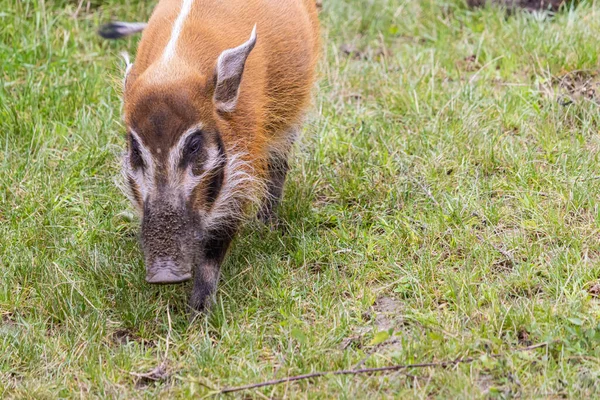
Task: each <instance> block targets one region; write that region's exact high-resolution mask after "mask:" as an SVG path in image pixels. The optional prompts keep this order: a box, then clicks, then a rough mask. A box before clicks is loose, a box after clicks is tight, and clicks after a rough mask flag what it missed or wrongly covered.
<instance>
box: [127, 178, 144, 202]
mask: <svg viewBox="0 0 600 400" xmlns="http://www.w3.org/2000/svg"><path fill="white" fill-rule="evenodd" d="M127 183H128V184H129V188H130V189H131V193H132V194H133V198H134V200H135V201H136V203H138V204H139V205H140V206H143V202H142V195H141V194H140V191H139V188H138V185H137V184H136V183H135V180H134V179H133V178H132V177H131V176H129V177H127Z"/></svg>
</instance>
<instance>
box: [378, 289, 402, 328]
mask: <svg viewBox="0 0 600 400" xmlns="http://www.w3.org/2000/svg"><path fill="white" fill-rule="evenodd" d="M402 308H403V307H402V303H400V302H399V301H398V300H396V299H393V298H391V297H380V298H378V299H377V300H376V301H375V303H374V304H373V314H374V316H375V328H376V329H377V331H379V332H381V331H387V330H390V329H394V330H396V329H397V328H398V327H400V326H402V325H403V321H402Z"/></svg>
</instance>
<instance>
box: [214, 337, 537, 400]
mask: <svg viewBox="0 0 600 400" xmlns="http://www.w3.org/2000/svg"><path fill="white" fill-rule="evenodd" d="M546 346H548V343H546V342H544V343H539V344H535V345H533V346H528V347H523V348H519V349H514V350H512V351H511V352H509V353H503V354H490V355H488V356H489V357H491V358H501V357H503V356H505V355H506V354H510V353H516V352H523V351H531V350H535V349H539V348H540V347H546ZM476 360H478V358H474V357H468V358H458V359H456V360H453V361H439V362H429V363H420V364H403V365H389V366H385V367H378V368H361V369H343V370H337V371H323V372H313V373H310V374H304V375H295V376H288V377H285V378H281V379H273V380H270V381H264V382H259V383H253V384H249V385H244V386H237V387H230V388H224V389H221V391H220V392H219V393H221V394H222V393H233V392H240V391H242V390H249V389H256V388H260V387H264V386H273V385H278V384H280V383H286V382H295V381H301V380H306V379H311V378H319V377H322V376H325V375H358V374H374V373H378V372H392V371H400V370H405V369H413V368H429V367H437V368H440V367H441V368H445V367H450V366H453V365H458V364H468V363H472V362H473V361H476Z"/></svg>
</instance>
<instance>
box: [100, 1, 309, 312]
mask: <svg viewBox="0 0 600 400" xmlns="http://www.w3.org/2000/svg"><path fill="white" fill-rule="evenodd" d="M140 31H141V32H142V37H141V41H140V43H139V47H138V51H137V55H136V59H135V62H134V63H133V64H130V63H128V65H127V67H126V72H125V77H124V91H123V92H124V94H123V114H124V125H125V128H126V137H127V150H126V152H125V154H124V157H123V160H122V175H123V178H124V186H125V188H126V193H127V195H128V197H129V199H130V200H131V202H132V203H133V205H134V206H135V208H136V209H137V210H138V211H139V214H140V217H141V235H140V236H141V248H142V250H143V254H144V262H145V267H146V281H147V282H149V283H152V284H176V283H181V282H185V281H188V280H193V286H192V292H191V296H190V300H189V305H190V307H191V309H192V310H194V311H197V312H202V311H207V310H209V309H210V306H211V304H212V303H213V301H214V296H215V290H216V288H217V284H218V280H219V276H220V268H221V264H222V262H223V260H224V258H225V256H226V253H227V251H228V248H229V246H230V243H231V241H232V239H233V238H234V237H235V235H236V233H237V232H238V230H239V228H240V225H241V224H242V223H243V222H244V221H245V220H247V219H248V217H249V216H252V213H253V210H254V211H257V210H258V217H259V219H261V220H262V221H264V222H266V223H272V222H274V221H275V220H276V209H277V206H278V204H279V202H280V199H281V197H282V194H283V186H284V182H285V179H286V174H287V171H288V156H289V152H290V149H291V148H292V146H293V143H294V140H295V138H296V137H297V135H298V132H299V130H300V129H301V127H302V123H303V119H304V116H305V115H306V112H307V109H308V107H309V106H310V103H311V101H310V100H311V91H312V88H313V86H314V82H315V76H316V73H315V68H316V63H317V60H318V58H319V49H320V39H319V22H318V16H317V9H316V6H315V2H314V0H227V1H223V0H161V1H159V3H158V4H157V6H156V8H155V9H154V11H153V14H152V16H151V18H150V20H149V21H148V22H147V24H146V23H125V22H116V23H112V24H108V25H106V26H104V27H103V28H102V29H101V31H100V34H101V35H103V36H105V37H109V38H113V39H114V38H119V37H123V36H127V35H130V34H133V33H137V32H140Z"/></svg>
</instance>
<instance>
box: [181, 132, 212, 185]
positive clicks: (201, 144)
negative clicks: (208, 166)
mask: <svg viewBox="0 0 600 400" xmlns="http://www.w3.org/2000/svg"><path fill="white" fill-rule="evenodd" d="M206 156H207V154H206V146H205V139H204V134H203V133H202V131H198V132H196V133H193V134H191V135H190V136H189V137H188V138H187V139H186V142H185V145H184V147H183V154H182V157H181V160H180V161H179V168H187V166H188V165H190V164H191V165H192V172H193V173H194V174H195V175H200V174H201V173H202V164H203V163H204V161H206Z"/></svg>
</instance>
